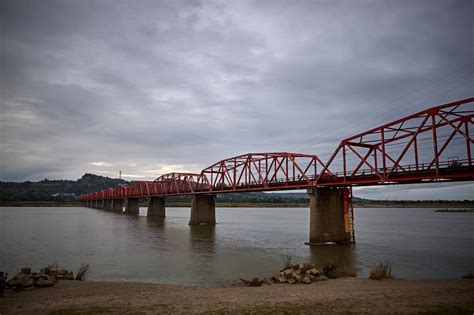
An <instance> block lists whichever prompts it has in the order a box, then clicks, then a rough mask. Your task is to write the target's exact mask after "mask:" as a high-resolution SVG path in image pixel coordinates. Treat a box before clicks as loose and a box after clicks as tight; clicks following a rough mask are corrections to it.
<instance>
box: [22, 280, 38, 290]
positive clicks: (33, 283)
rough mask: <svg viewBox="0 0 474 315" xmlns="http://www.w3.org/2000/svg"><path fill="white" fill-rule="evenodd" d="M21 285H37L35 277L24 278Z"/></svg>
mask: <svg viewBox="0 0 474 315" xmlns="http://www.w3.org/2000/svg"><path fill="white" fill-rule="evenodd" d="M20 285H21V286H22V287H23V288H27V287H31V286H33V285H35V281H34V280H33V278H24V279H23V280H21V282H20Z"/></svg>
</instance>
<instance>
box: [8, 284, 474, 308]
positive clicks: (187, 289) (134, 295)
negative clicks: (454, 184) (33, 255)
mask: <svg viewBox="0 0 474 315" xmlns="http://www.w3.org/2000/svg"><path fill="white" fill-rule="evenodd" d="M473 312H474V280H415V281H414V280H383V281H374V280H368V279H361V278H344V279H336V280H329V281H322V282H317V283H313V284H308V285H304V284H299V285H288V284H275V285H264V286H262V287H257V288H247V287H226V288H222V287H202V286H177V285H163V284H149V283H113V282H94V281H85V282H80V281H60V282H59V283H57V284H56V285H55V286H54V287H50V288H44V289H35V290H30V291H24V292H20V293H13V292H8V293H7V295H6V297H4V298H0V314H1V315H4V314H51V313H52V314H180V313H212V314H226V313H232V314H235V313H238V314H262V313H263V314H270V313H271V314H273V313H281V314H314V313H316V314H319V313H320V314H328V313H357V314H358V313H375V314H382V313H383V314H386V313H398V314H400V313H402V314H404V313H429V314H431V313H439V314H446V313H448V314H449V313H453V314H464V313H465V314H473Z"/></svg>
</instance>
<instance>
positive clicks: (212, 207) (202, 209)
mask: <svg viewBox="0 0 474 315" xmlns="http://www.w3.org/2000/svg"><path fill="white" fill-rule="evenodd" d="M214 224H216V200H215V195H193V198H192V201H191V218H190V220H189V225H214Z"/></svg>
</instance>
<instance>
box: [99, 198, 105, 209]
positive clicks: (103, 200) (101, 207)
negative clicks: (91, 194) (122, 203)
mask: <svg viewBox="0 0 474 315" xmlns="http://www.w3.org/2000/svg"><path fill="white" fill-rule="evenodd" d="M99 209H101V210H105V199H101V200H99Z"/></svg>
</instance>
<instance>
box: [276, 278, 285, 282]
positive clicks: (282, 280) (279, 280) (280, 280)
mask: <svg viewBox="0 0 474 315" xmlns="http://www.w3.org/2000/svg"><path fill="white" fill-rule="evenodd" d="M278 282H279V283H285V282H286V278H284V277H280V278H278Z"/></svg>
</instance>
